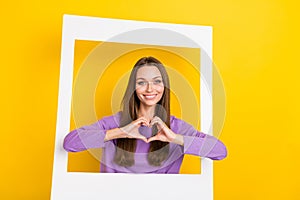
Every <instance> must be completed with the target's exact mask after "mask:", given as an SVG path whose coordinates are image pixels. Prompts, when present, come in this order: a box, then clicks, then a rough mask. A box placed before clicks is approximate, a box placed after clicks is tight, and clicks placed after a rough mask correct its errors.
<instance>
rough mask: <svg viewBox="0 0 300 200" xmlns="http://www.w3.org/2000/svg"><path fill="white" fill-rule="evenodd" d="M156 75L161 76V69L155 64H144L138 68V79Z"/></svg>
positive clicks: (150, 77)
mask: <svg viewBox="0 0 300 200" xmlns="http://www.w3.org/2000/svg"><path fill="white" fill-rule="evenodd" d="M156 77H161V73H160V71H159V69H158V68H157V67H155V66H144V67H141V68H139V69H138V70H137V73H136V79H138V78H143V79H153V78H156Z"/></svg>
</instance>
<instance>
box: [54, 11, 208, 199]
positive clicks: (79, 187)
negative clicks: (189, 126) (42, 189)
mask: <svg viewBox="0 0 300 200" xmlns="http://www.w3.org/2000/svg"><path fill="white" fill-rule="evenodd" d="M147 28H148V29H149V28H150V29H160V30H166V31H173V32H176V33H177V34H180V35H182V36H184V37H186V38H189V39H190V41H192V42H186V41H181V40H177V39H176V40H172V37H171V38H169V40H163V39H161V37H160V35H157V36H156V37H147V38H143V37H133V38H127V37H115V39H114V38H113V37H112V36H114V35H118V34H121V33H123V32H126V31H127V32H128V31H134V30H141V29H147ZM75 40H93V41H107V40H110V41H114V42H123V43H135V44H149V45H162V46H164V45H168V46H183V47H193V48H198V47H199V48H200V47H201V51H200V57H201V63H200V64H201V66H200V71H201V77H200V90H201V92H200V94H201V95H200V108H201V112H200V113H201V116H200V117H201V131H202V132H205V133H207V134H210V135H212V62H211V60H212V27H211V26H200V25H184V24H171V23H158V22H145V21H134V20H122V19H108V18H98V17H85V16H75V15H64V17H63V30H62V46H61V63H60V80H59V95H58V110H57V124H56V137H55V149H54V163H53V175H52V188H51V199H52V200H66V199H72V200H77V199H78V200H82V199H87V200H94V199H95V200H96V199H110V200H119V199H123V200H124V199H125V200H126V199H128V200H140V199H143V200H148V199H149V200H150V199H151V200H152V199H172V200H175V199H181V200H182V199H201V200H212V199H213V161H212V160H210V159H207V158H201V174H192V175H191V174H123V173H120V174H111V173H88V172H86V173H77V172H67V164H68V153H67V152H66V151H65V150H64V149H63V139H64V137H65V136H66V134H67V133H69V132H70V119H71V116H70V113H71V100H72V81H73V66H74V63H73V62H74V44H75ZM204 54H205V55H204Z"/></svg>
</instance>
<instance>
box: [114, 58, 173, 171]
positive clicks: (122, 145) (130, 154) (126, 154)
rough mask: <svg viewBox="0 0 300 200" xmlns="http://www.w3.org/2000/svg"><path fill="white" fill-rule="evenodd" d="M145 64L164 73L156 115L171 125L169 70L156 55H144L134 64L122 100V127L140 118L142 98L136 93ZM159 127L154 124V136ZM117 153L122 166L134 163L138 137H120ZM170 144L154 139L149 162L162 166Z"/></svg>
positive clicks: (117, 160)
mask: <svg viewBox="0 0 300 200" xmlns="http://www.w3.org/2000/svg"><path fill="white" fill-rule="evenodd" d="M143 66H155V67H157V69H158V70H159V71H160V73H161V75H162V80H163V84H164V93H163V95H162V98H161V99H160V101H159V102H158V103H157V105H156V107H155V115H156V116H158V117H160V118H161V119H162V120H163V121H164V122H165V124H166V125H167V126H168V127H170V83H169V77H168V74H167V71H166V69H165V67H164V66H163V64H162V63H161V62H160V61H159V60H157V59H156V58H154V57H151V56H149V57H143V58H141V59H139V60H138V61H137V62H136V64H135V65H134V67H133V69H132V71H131V74H130V78H129V81H128V85H127V89H126V91H125V94H124V97H123V100H122V108H123V109H122V114H121V121H120V127H123V126H126V125H127V124H129V123H131V122H132V121H134V120H136V119H137V118H138V111H139V106H140V100H139V98H138V97H137V95H136V91H135V86H136V74H137V71H138V69H139V68H141V67H143ZM156 133H157V127H156V126H153V128H152V136H154V135H156ZM116 144H117V146H116V153H115V157H114V162H115V163H117V164H118V165H120V166H126V167H128V166H132V165H134V153H135V150H136V139H130V138H120V139H117V143H116ZM168 154H169V145H168V142H162V141H152V142H151V143H150V148H149V151H148V162H149V164H150V165H153V166H160V165H161V163H162V162H163V161H164V160H165V159H166V158H167V157H168Z"/></svg>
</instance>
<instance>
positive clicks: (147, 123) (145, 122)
mask: <svg viewBox="0 0 300 200" xmlns="http://www.w3.org/2000/svg"><path fill="white" fill-rule="evenodd" d="M135 124H136V125H140V124H144V125H146V126H149V122H148V121H147V120H146V119H145V118H143V117H141V118H138V119H137V120H135Z"/></svg>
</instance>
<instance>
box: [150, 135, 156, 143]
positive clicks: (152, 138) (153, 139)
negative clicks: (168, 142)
mask: <svg viewBox="0 0 300 200" xmlns="http://www.w3.org/2000/svg"><path fill="white" fill-rule="evenodd" d="M155 140H158V137H157V136H153V137H151V138H148V143H149V142H152V141H155Z"/></svg>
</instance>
